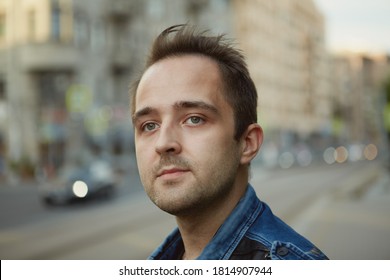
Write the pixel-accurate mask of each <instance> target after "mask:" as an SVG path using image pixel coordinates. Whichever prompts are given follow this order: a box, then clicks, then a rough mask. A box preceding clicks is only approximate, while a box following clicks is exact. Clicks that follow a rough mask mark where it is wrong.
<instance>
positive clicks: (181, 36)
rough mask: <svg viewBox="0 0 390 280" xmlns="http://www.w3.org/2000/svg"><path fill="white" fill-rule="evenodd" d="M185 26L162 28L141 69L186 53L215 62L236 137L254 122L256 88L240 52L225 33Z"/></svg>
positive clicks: (133, 110) (135, 86)
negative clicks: (216, 33) (208, 33)
mask: <svg viewBox="0 0 390 280" xmlns="http://www.w3.org/2000/svg"><path fill="white" fill-rule="evenodd" d="M205 33H206V32H197V31H196V29H195V28H194V27H190V26H188V25H174V26H171V27H169V28H167V29H165V30H164V31H163V32H162V33H161V34H160V35H159V36H158V37H157V38H156V40H155V41H154V43H153V45H152V49H151V52H150V55H149V57H148V60H147V62H146V65H145V69H144V72H143V73H145V71H146V70H147V69H148V68H149V67H150V66H151V65H153V64H155V63H156V62H158V61H160V60H163V59H165V58H169V57H174V56H176V57H177V56H180V55H185V54H195V55H203V56H206V57H208V58H210V59H212V60H213V61H215V62H216V63H217V64H218V67H219V70H220V73H221V77H222V82H223V87H224V88H223V89H224V93H225V98H226V100H227V102H228V103H229V105H230V106H231V107H232V108H233V111H234V120H235V139H236V140H238V139H239V138H240V137H241V136H242V134H243V133H244V131H245V130H246V128H247V127H248V126H249V125H250V124H252V123H256V122H257V110H256V108H257V91H256V87H255V85H254V83H253V81H252V79H251V77H250V75H249V71H248V67H247V65H246V62H245V59H244V56H243V54H242V52H241V51H240V50H238V49H236V48H234V47H233V46H232V44H231V43H230V42H229V41H228V40H226V38H225V36H224V35H219V36H206V35H205ZM141 78H142V75H141V77H140V78H139V79H138V80H137V81H136V82H135V84H134V86H133V88H132V92H131V94H132V96H131V100H132V105H131V114H134V113H135V96H136V92H137V88H138V84H139V82H140V79H141Z"/></svg>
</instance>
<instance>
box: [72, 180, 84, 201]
mask: <svg viewBox="0 0 390 280" xmlns="http://www.w3.org/2000/svg"><path fill="white" fill-rule="evenodd" d="M72 191H73V194H74V195H75V196H77V197H79V198H83V197H86V195H87V194H88V185H87V184H86V183H85V182H83V181H76V182H74V183H73V186H72Z"/></svg>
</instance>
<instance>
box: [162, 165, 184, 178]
mask: <svg viewBox="0 0 390 280" xmlns="http://www.w3.org/2000/svg"><path fill="white" fill-rule="evenodd" d="M188 171H189V170H188V169H183V168H176V167H172V168H164V169H162V170H160V171H159V172H158V173H157V177H158V178H160V177H161V178H174V177H177V176H180V175H182V174H184V173H186V172H188Z"/></svg>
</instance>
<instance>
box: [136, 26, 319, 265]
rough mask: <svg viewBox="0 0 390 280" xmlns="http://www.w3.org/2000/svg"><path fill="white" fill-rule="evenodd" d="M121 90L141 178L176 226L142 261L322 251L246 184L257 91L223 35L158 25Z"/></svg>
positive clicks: (255, 138)
mask: <svg viewBox="0 0 390 280" xmlns="http://www.w3.org/2000/svg"><path fill="white" fill-rule="evenodd" d="M131 94H132V96H131V98H132V105H131V113H132V118H133V124H134V128H135V147H136V155H137V163H138V167H139V172H140V177H141V181H142V183H143V185H144V188H145V191H146V193H147V194H148V195H149V197H150V199H151V200H152V201H153V202H154V203H155V204H156V205H157V206H158V207H159V208H160V209H162V210H163V211H166V212H168V213H170V214H172V215H175V216H176V221H177V224H178V228H177V229H175V230H174V231H173V232H172V233H171V234H170V235H169V236H168V237H167V238H166V240H165V241H164V242H163V243H162V245H161V246H160V247H159V248H157V249H156V250H155V251H154V252H153V253H152V255H151V256H150V259H326V256H325V255H324V254H323V253H322V252H321V251H320V250H319V249H317V248H316V247H315V246H314V245H313V244H312V243H311V242H309V241H308V240H307V239H305V238H304V237H302V236H301V235H299V234H298V233H297V232H295V231H294V230H293V229H292V228H291V227H289V226H288V225H287V224H285V223H284V222H283V221H281V220H280V219H279V218H277V217H276V216H275V215H273V214H272V212H271V210H270V208H269V207H268V206H267V205H266V204H265V203H264V202H262V201H260V200H259V199H258V197H257V196H256V193H255V191H254V189H253V188H252V186H251V185H250V184H249V183H248V180H249V175H248V174H249V168H250V162H251V160H252V159H253V158H254V157H255V156H256V154H257V152H258V151H259V149H260V146H261V144H262V141H263V131H262V128H261V127H260V125H259V124H257V111H256V107H257V92H256V88H255V85H254V83H253V81H252V79H251V77H250V75H249V72H248V69H247V66H246V63H245V61H244V57H243V55H242V53H241V51H239V50H238V49H236V48H235V47H233V45H232V43H231V42H230V41H229V40H227V39H226V38H225V36H224V35H221V36H211V35H207V33H206V32H198V31H197V30H196V28H194V27H190V26H187V25H176V26H172V27H169V28H168V29H166V30H164V31H163V32H162V33H161V34H160V35H159V36H158V37H157V38H156V40H155V42H154V44H153V46H152V50H151V52H150V56H149V58H148V61H147V63H146V67H145V70H144V72H143V73H142V75H141V77H140V79H139V80H137V81H136V83H135V85H134V88H133V89H132V92H131Z"/></svg>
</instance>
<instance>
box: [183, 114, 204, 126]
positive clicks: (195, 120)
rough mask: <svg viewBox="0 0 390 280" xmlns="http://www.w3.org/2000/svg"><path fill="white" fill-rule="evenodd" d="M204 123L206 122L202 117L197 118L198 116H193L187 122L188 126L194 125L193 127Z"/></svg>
mask: <svg viewBox="0 0 390 280" xmlns="http://www.w3.org/2000/svg"><path fill="white" fill-rule="evenodd" d="M203 122H204V120H203V119H202V118H201V117H197V116H192V117H190V118H188V119H187V120H186V123H187V124H192V125H196V124H201V123H203Z"/></svg>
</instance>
